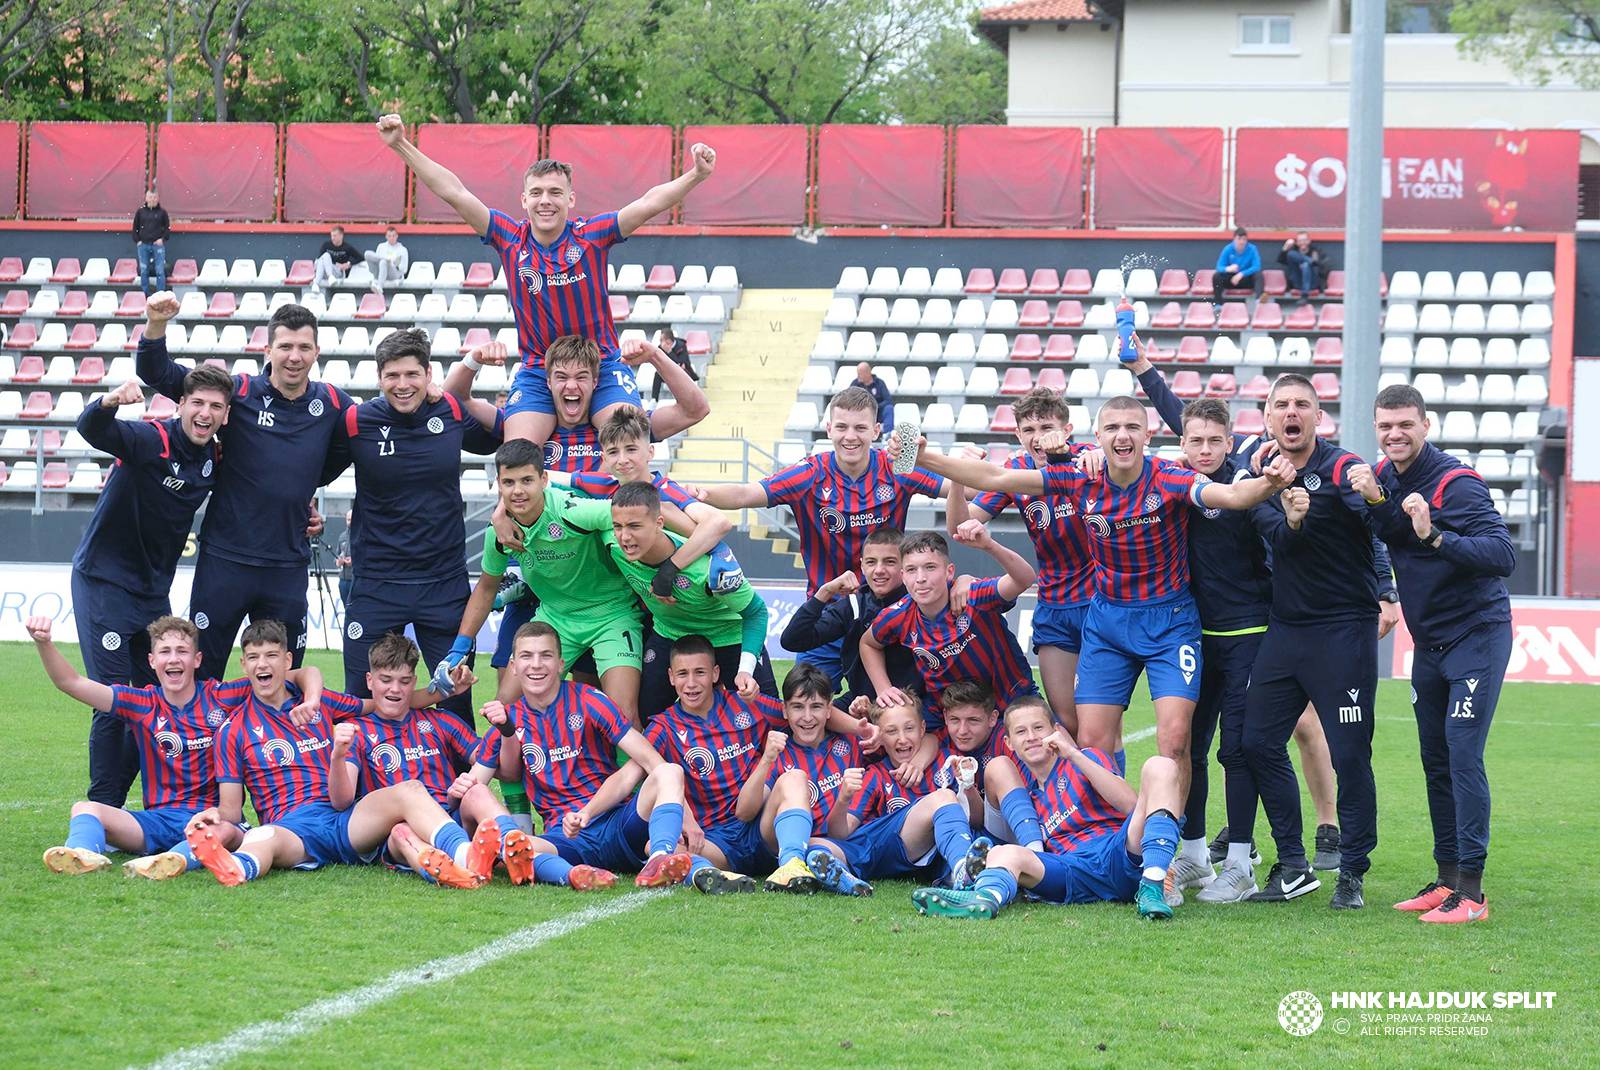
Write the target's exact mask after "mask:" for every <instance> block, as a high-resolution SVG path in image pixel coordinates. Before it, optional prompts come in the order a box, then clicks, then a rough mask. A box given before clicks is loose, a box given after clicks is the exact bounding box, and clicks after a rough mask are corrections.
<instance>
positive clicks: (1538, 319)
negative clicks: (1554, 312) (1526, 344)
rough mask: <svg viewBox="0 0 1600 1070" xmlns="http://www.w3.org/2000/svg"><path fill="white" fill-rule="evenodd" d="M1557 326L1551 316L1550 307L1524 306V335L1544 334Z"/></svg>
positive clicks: (1542, 305)
mask: <svg viewBox="0 0 1600 1070" xmlns="http://www.w3.org/2000/svg"><path fill="white" fill-rule="evenodd" d="M1554 325H1555V321H1554V320H1553V319H1552V318H1551V316H1550V306H1549V305H1544V304H1535V305H1524V306H1523V309H1522V331H1523V333H1524V334H1543V333H1545V332H1546V331H1548V330H1550V329H1551V327H1553V326H1554Z"/></svg>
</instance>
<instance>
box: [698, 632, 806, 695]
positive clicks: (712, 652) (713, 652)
mask: <svg viewBox="0 0 1600 1070" xmlns="http://www.w3.org/2000/svg"><path fill="white" fill-rule="evenodd" d="M696 654H704V655H705V656H706V657H708V658H710V659H711V663H712V664H713V665H715V664H716V663H717V648H716V647H714V646H712V645H711V640H709V639H707V638H706V637H705V636H703V635H685V636H681V637H680V638H677V639H674V640H673V641H672V654H671V655H670V657H669V658H668V664H671V662H672V661H673V660H675V659H677V658H692V657H694V656H695V655H696ZM798 667H799V666H796V668H798ZM830 697H831V696H830Z"/></svg>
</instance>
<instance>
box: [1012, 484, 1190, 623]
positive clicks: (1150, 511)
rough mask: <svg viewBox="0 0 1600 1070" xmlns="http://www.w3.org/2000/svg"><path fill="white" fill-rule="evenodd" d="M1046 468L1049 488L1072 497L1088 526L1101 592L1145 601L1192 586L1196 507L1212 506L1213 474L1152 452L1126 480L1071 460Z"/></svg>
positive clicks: (1123, 599) (1113, 597) (1108, 597)
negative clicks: (1192, 513)
mask: <svg viewBox="0 0 1600 1070" xmlns="http://www.w3.org/2000/svg"><path fill="white" fill-rule="evenodd" d="M1043 471H1044V486H1045V492H1046V493H1047V494H1057V495H1061V496H1063V497H1066V498H1068V499H1069V500H1070V501H1071V502H1072V504H1073V506H1074V507H1075V508H1076V509H1077V510H1078V513H1079V515H1080V517H1081V518H1082V521H1083V524H1084V525H1085V527H1087V528H1088V530H1089V535H1090V539H1089V545H1090V547H1091V549H1092V551H1093V553H1094V559H1095V593H1096V594H1098V595H1099V596H1100V597H1101V598H1104V599H1106V600H1107V601H1111V602H1122V603H1141V602H1154V601H1159V600H1160V599H1163V598H1166V597H1168V596H1170V595H1176V594H1181V593H1183V592H1184V591H1187V590H1188V589H1189V538H1188V534H1189V507H1190V506H1191V505H1193V506H1195V507H1197V508H1201V509H1203V508H1205V506H1204V505H1203V504H1201V502H1200V491H1201V489H1202V488H1203V487H1205V486H1206V484H1208V483H1210V482H1211V481H1210V480H1209V479H1207V478H1206V477H1205V476H1203V475H1201V474H1200V473H1199V472H1196V471H1195V470H1194V469H1192V468H1184V467H1181V466H1179V465H1176V464H1171V463H1169V462H1167V461H1162V460H1156V459H1153V458H1150V457H1146V458H1145V460H1144V470H1143V471H1142V472H1140V473H1139V478H1138V479H1135V480H1134V481H1133V483H1132V484H1131V485H1129V486H1128V487H1126V488H1124V487H1119V486H1117V485H1116V484H1115V483H1113V482H1112V481H1111V480H1110V479H1108V478H1106V476H1105V474H1104V473H1102V474H1101V476H1100V478H1099V479H1090V478H1089V477H1088V476H1086V475H1084V474H1083V473H1082V472H1080V471H1079V470H1078V469H1076V468H1073V467H1072V466H1070V465H1064V464H1053V465H1048V466H1046V467H1045V468H1044V469H1043Z"/></svg>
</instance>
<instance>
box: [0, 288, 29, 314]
mask: <svg viewBox="0 0 1600 1070" xmlns="http://www.w3.org/2000/svg"><path fill="white" fill-rule="evenodd" d="M29 304H30V302H29V300H28V291H27V290H7V291H6V296H5V301H4V302H0V316H5V317H14V316H22V315H26V314H27V311H28V305H29Z"/></svg>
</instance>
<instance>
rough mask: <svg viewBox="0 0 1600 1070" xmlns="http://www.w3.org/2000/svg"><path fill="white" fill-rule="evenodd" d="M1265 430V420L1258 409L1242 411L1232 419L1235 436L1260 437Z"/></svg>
mask: <svg viewBox="0 0 1600 1070" xmlns="http://www.w3.org/2000/svg"><path fill="white" fill-rule="evenodd" d="M1266 430H1267V424H1266V420H1265V419H1264V418H1263V417H1262V415H1261V410H1260V409H1244V410H1241V411H1240V412H1239V413H1238V414H1237V415H1235V416H1234V418H1233V432H1234V434H1236V435H1260V434H1263V433H1265V432H1266Z"/></svg>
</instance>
